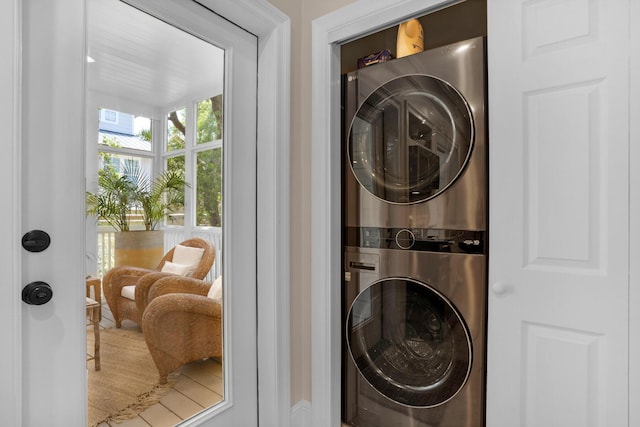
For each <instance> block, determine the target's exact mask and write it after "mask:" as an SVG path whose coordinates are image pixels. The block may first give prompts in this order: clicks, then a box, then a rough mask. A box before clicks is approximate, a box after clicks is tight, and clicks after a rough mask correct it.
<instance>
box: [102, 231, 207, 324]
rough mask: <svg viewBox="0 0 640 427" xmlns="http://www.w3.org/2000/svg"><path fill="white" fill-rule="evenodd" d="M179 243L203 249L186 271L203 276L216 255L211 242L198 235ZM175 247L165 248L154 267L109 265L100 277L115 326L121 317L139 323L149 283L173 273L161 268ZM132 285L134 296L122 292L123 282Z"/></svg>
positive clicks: (120, 321) (194, 275)
mask: <svg viewBox="0 0 640 427" xmlns="http://www.w3.org/2000/svg"><path fill="white" fill-rule="evenodd" d="M180 245H182V246H189V247H194V248H202V249H204V253H203V254H202V258H201V259H200V263H199V264H198V266H197V267H196V268H195V270H194V271H193V272H192V273H191V274H189V277H194V278H197V279H203V278H204V277H205V276H206V275H207V273H209V270H210V269H211V266H212V265H213V261H214V259H215V254H216V252H215V249H214V248H213V246H211V245H210V244H209V243H208V242H207V241H206V240H203V239H200V238H193V239H188V240H185V241H184V242H181V243H180ZM174 250H175V247H174V248H172V249H171V250H170V251H169V252H167V253H166V254H165V256H164V257H163V258H162V260H161V261H160V263H159V264H158V266H157V267H156V268H155V269H154V270H148V269H145V268H139V267H131V266H118V267H114V268H112V269H111V270H109V271H108V272H107V273H106V274H105V275H104V277H103V278H102V289H103V291H104V296H105V299H106V300H107V304H109V308H110V309H111V313H113V319H114V320H115V323H116V328H119V327H120V326H121V325H122V320H124V319H129V320H132V321H134V322H136V323H137V324H139V325H140V324H141V322H142V313H143V311H144V307H145V306H146V305H147V295H148V293H149V289H150V288H151V286H152V285H153V284H154V283H155V282H156V281H157V280H158V279H161V278H163V277H167V276H175V274H172V273H166V272H162V271H161V270H162V268H163V266H164V264H165V262H167V261H171V260H173V253H174ZM176 277H179V276H176ZM132 285H133V286H135V297H134V299H131V298H127V297H125V296H123V295H122V289H123V288H124V287H125V286H132Z"/></svg>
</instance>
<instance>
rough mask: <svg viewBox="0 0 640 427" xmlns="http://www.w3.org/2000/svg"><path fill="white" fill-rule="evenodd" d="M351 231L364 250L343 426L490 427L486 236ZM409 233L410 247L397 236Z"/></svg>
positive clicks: (349, 333) (351, 272)
mask: <svg viewBox="0 0 640 427" xmlns="http://www.w3.org/2000/svg"><path fill="white" fill-rule="evenodd" d="M352 231H353V232H352V233H350V234H351V237H350V238H349V243H351V244H355V246H347V247H346V249H345V260H344V262H345V282H344V283H345V285H344V294H343V295H344V300H343V303H344V310H343V313H344V314H343V325H344V337H345V339H344V347H345V348H344V352H343V355H344V356H343V422H344V423H345V424H347V425H351V426H357V427H480V426H484V396H485V395H484V393H485V387H484V366H485V344H484V343H485V316H486V311H485V307H486V256H485V255H484V254H483V251H484V240H483V234H484V233H482V232H464V231H445V230H418V229H413V230H408V229H384V228H382V229H381V228H360V229H359V230H358V231H355V230H352ZM407 232H409V233H410V234H411V235H412V236H414V237H413V238H412V239H409V242H410V241H412V240H413V242H414V243H413V244H412V245H411V246H412V247H411V249H402V246H400V245H398V244H397V242H396V240H397V239H396V237H397V236H398V234H403V235H406V234H407ZM405 243H406V238H405Z"/></svg>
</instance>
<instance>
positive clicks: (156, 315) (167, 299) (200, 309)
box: [143, 293, 222, 332]
mask: <svg viewBox="0 0 640 427" xmlns="http://www.w3.org/2000/svg"><path fill="white" fill-rule="evenodd" d="M169 313H181V315H183V316H185V317H194V319H195V318H197V317H199V316H206V317H211V318H221V316H222V306H221V304H220V303H219V302H218V301H215V300H212V299H211V298H207V297H205V296H202V295H193V294H181V293H178V294H167V295H160V296H158V297H157V298H154V299H153V300H151V302H149V305H148V306H147V309H146V310H145V312H144V316H143V319H144V320H143V323H144V325H145V326H146V325H149V324H153V325H162V324H163V322H162V320H161V319H162V317H164V316H166V315H167V314H169ZM187 323H189V322H187ZM145 332H146V329H145Z"/></svg>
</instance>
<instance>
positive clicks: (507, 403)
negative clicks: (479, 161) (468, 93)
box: [487, 0, 629, 427]
mask: <svg viewBox="0 0 640 427" xmlns="http://www.w3.org/2000/svg"><path fill="white" fill-rule="evenodd" d="M628 14H629V1H628V0H528V1H524V0H488V22H489V25H488V51H489V94H490V99H489V113H490V115H489V117H490V126H489V129H490V131H489V141H490V142H489V144H490V200H491V201H490V251H491V252H490V266H489V270H490V273H489V276H490V277H489V286H490V295H489V326H488V327H489V338H488V340H489V342H488V368H487V369H488V373H487V375H488V379H487V383H488V384H487V387H488V393H487V395H488V403H487V426H490V427H514V426H526V427H587V426H599V427H615V426H627V425H628V369H629V368H628V317H629V306H628V290H629V284H628V271H629V265H628V263H629V260H628V248H629V239H628V229H629V225H628V224H629V217H628V211H629V209H628V208H629V206H628V189H629V179H628V176H629V168H628V153H629V131H628V129H629V95H628V92H629V61H628V56H629V51H628V35H629V27H628Z"/></svg>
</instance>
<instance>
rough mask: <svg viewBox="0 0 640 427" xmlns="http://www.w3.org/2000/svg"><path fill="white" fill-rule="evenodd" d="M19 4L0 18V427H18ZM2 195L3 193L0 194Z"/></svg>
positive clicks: (13, 0)
mask: <svg viewBox="0 0 640 427" xmlns="http://www.w3.org/2000/svg"><path fill="white" fill-rule="evenodd" d="M21 5H22V3H21V0H11V1H9V2H8V4H5V5H4V7H3V10H4V13H3V15H2V17H0V52H3V54H2V56H3V57H5V58H6V59H8V64H7V66H6V67H2V68H1V69H0V93H1V94H2V96H0V115H1V117H5V118H6V120H5V125H6V126H8V129H6V131H7V132H6V134H8V135H10V138H8V139H2V142H1V143H0V150H2V152H4V153H5V155H4V156H3V160H2V167H1V168H0V179H1V180H2V182H3V183H5V184H8V185H7V187H6V188H8V189H10V197H8V198H6V197H3V198H4V199H5V200H6V202H7V203H6V204H5V209H3V210H2V211H0V221H1V223H2V224H7V225H8V226H9V227H10V230H11V234H10V236H9V238H8V239H2V241H1V242H0V269H2V271H3V272H4V274H3V279H4V280H6V282H5V283H3V285H2V286H3V289H2V294H3V298H2V299H0V325H2V327H1V328H0V342H2V343H3V344H4V345H6V346H8V348H9V351H6V352H0V377H2V378H9V379H10V380H9V381H2V382H0V401H1V402H2V404H1V405H0V425H13V426H19V425H22V314H21V310H22V306H21V304H22V301H21V297H20V295H21V269H22V268H21V262H20V258H21V254H20V252H18V251H19V249H16V248H18V247H19V246H18V245H17V242H18V241H19V239H20V230H21V229H22V221H21V217H20V214H19V207H20V194H21V184H20V181H21V180H20V167H19V165H20V161H21V160H20V158H21V155H20V153H21V150H20V140H21V138H22V135H21V117H22V114H21V111H22V110H21V108H22V102H21V100H22V97H21V91H20V86H21V83H22V78H21V74H22V67H21V60H20V59H21V55H20V52H21V42H22V39H21V37H20V35H21V33H22V25H21V22H22V8H21ZM3 195H4V196H6V194H3Z"/></svg>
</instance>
